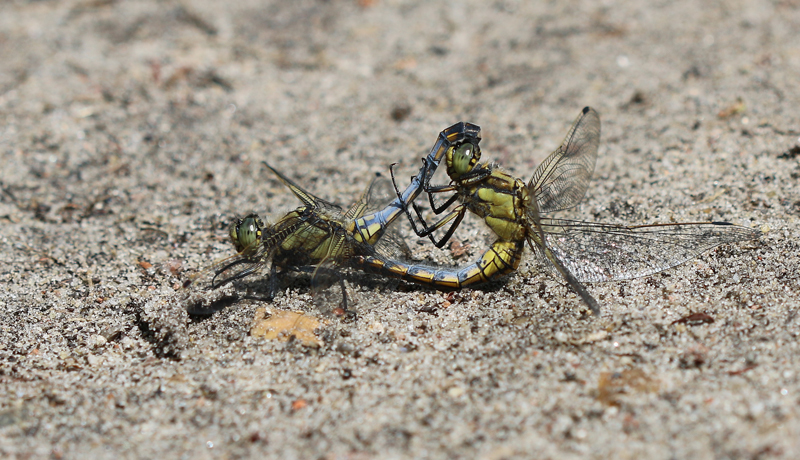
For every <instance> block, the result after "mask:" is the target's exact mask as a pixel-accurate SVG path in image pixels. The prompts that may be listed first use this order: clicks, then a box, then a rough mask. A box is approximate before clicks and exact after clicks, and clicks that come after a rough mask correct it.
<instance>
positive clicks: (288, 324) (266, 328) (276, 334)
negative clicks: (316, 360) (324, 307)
mask: <svg viewBox="0 0 800 460" xmlns="http://www.w3.org/2000/svg"><path fill="white" fill-rule="evenodd" d="M321 325H322V321H320V319H319V318H316V317H314V316H310V315H306V314H305V313H303V312H296V311H283V310H278V311H275V312H273V313H272V315H271V316H270V317H269V318H267V317H266V309H265V308H259V309H257V310H256V314H255V317H254V318H253V327H252V328H251V329H250V335H251V336H253V337H264V338H265V339H267V340H275V339H277V340H280V341H281V342H285V341H287V340H289V337H294V338H295V339H296V340H298V341H299V342H300V343H302V344H303V345H306V346H309V347H319V346H322V341H321V340H320V339H319V338H317V336H316V335H314V331H315V330H316V329H317V328H319V327H320V326H321Z"/></svg>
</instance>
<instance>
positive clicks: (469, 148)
mask: <svg viewBox="0 0 800 460" xmlns="http://www.w3.org/2000/svg"><path fill="white" fill-rule="evenodd" d="M480 155H481V154H480V151H479V150H478V149H476V148H475V146H474V145H472V144H470V143H469V142H467V143H465V144H463V145H461V146H459V147H458V148H457V149H455V151H453V156H452V160H451V164H450V165H449V166H450V167H451V171H452V173H454V174H455V175H456V176H461V175H462V174H465V173H468V172H469V171H470V170H472V168H473V167H474V166H475V163H477V161H478V159H480Z"/></svg>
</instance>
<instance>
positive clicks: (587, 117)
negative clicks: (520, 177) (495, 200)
mask: <svg viewBox="0 0 800 460" xmlns="http://www.w3.org/2000/svg"><path fill="white" fill-rule="evenodd" d="M599 144H600V116H599V115H598V114H597V112H595V110H594V109H592V108H590V107H586V108H584V109H583V111H582V112H581V114H580V115H579V116H578V119H577V120H575V123H574V124H573V125H572V127H571V128H570V130H569V132H568V133H567V137H566V138H565V139H564V142H563V143H562V144H561V146H560V147H559V148H558V149H556V151H555V152H553V153H551V154H550V155H549V156H548V157H547V158H545V160H544V161H543V162H542V164H540V165H539V167H538V168H536V171H534V173H533V177H531V180H530V182H529V183H528V188H529V189H530V190H532V191H533V193H534V196H535V197H536V202H537V203H538V205H539V212H543V213H545V212H553V211H560V210H564V209H569V208H572V207H574V206H576V205H577V204H578V203H579V202H580V201H581V200H582V199H583V196H584V195H585V194H586V189H587V188H588V187H589V181H590V180H591V178H592V174H593V173H594V165H595V162H596V160H597V146H598V145H599Z"/></svg>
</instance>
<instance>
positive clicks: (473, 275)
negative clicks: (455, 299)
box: [354, 239, 525, 289]
mask: <svg viewBox="0 0 800 460" xmlns="http://www.w3.org/2000/svg"><path fill="white" fill-rule="evenodd" d="M524 248H525V240H524V239H523V240H521V241H502V240H497V241H495V242H494V244H492V246H491V247H490V248H489V250H487V251H486V252H484V253H483V254H482V255H481V256H480V257H479V258H478V260H477V261H475V262H473V263H471V264H469V265H467V266H465V267H452V268H450V267H447V268H444V267H431V266H427V265H419V264H411V263H408V262H404V261H399V260H389V259H384V258H381V257H377V256H372V255H367V256H359V257H356V258H355V260H354V261H355V265H356V266H357V267H359V268H361V269H362V270H364V271H368V272H372V273H377V274H381V275H385V276H391V277H395V278H400V279H404V280H406V281H411V282H414V283H418V284H424V285H427V286H433V287H437V288H440V289H460V288H464V287H467V286H472V285H474V284H482V283H486V282H488V281H492V280H495V279H497V278H500V277H501V276H504V275H507V274H509V273H511V272H512V271H514V270H516V269H517V267H519V263H520V260H522V250H523V249H524Z"/></svg>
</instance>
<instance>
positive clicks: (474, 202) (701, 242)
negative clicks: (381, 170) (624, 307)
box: [393, 107, 759, 316]
mask: <svg viewBox="0 0 800 460" xmlns="http://www.w3.org/2000/svg"><path fill="white" fill-rule="evenodd" d="M480 139H481V138H480V128H478V129H477V130H473V131H472V132H471V133H469V134H468V135H464V136H462V137H461V140H460V141H459V142H457V143H455V144H454V145H452V146H451V147H450V148H449V149H448V150H447V151H446V152H445V158H444V161H445V165H446V168H447V175H448V176H449V178H450V182H449V183H448V184H445V185H431V184H430V183H429V179H426V180H425V181H423V183H422V189H423V191H424V192H425V193H427V194H428V200H429V203H430V206H431V210H432V211H433V213H434V214H436V215H441V214H443V213H445V211H447V210H448V209H449V208H450V207H451V206H452V205H453V204H454V203H456V202H457V201H458V202H459V204H458V205H456V206H455V207H454V208H452V209H451V210H450V211H448V212H447V213H446V214H444V216H442V217H441V218H440V219H439V220H438V221H437V222H436V223H434V224H432V225H427V223H426V222H425V220H424V218H423V215H422V211H421V209H420V208H419V206H418V205H417V204H416V203H415V202H411V203H410V204H411V206H407V207H406V209H405V211H406V212H405V214H406V215H407V217H408V219H409V221H410V222H411V226H412V228H413V229H414V232H415V233H416V234H417V235H418V236H420V237H428V238H430V240H431V241H432V242H433V243H434V244H435V245H436V246H437V247H440V248H441V247H443V246H444V245H445V244H446V243H447V241H448V240H449V239H450V238H451V237H452V235H453V233H454V231H455V229H456V227H458V225H459V224H460V223H461V221H462V219H463V218H464V216H465V214H466V213H467V212H468V211H469V212H472V213H474V214H476V215H477V216H479V217H480V218H482V219H483V220H484V222H485V223H486V224H487V225H488V226H489V228H490V229H491V230H492V231H493V232H494V233H495V235H496V236H497V240H496V241H495V243H494V245H509V246H508V247H510V246H511V245H514V248H519V250H520V252H521V251H522V248H520V246H522V247H524V242H525V241H527V242H528V246H530V248H531V250H532V252H533V254H534V256H535V258H536V259H537V260H538V262H539V265H541V266H543V267H545V268H546V269H547V271H549V272H551V273H552V272H555V273H558V274H559V275H560V276H561V277H563V279H564V280H565V281H566V282H567V284H568V285H569V286H570V288H571V289H572V290H574V291H575V292H576V293H577V294H578V295H579V296H580V297H581V299H582V300H583V301H584V302H585V303H586V305H587V306H588V307H589V308H590V309H591V311H592V313H593V314H594V315H595V316H599V314H600V305H599V304H598V302H597V300H595V298H594V297H593V296H592V295H591V294H590V293H589V291H588V290H587V289H586V287H585V286H584V285H583V284H582V283H586V282H602V281H620V280H628V279H633V278H638V277H642V276H647V275H651V274H654V273H658V272H660V271H663V270H666V269H668V268H671V267H674V266H676V265H679V264H681V263H683V262H685V261H687V260H690V259H692V258H694V257H696V256H697V255H699V254H701V253H703V252H705V251H707V250H710V249H712V248H714V247H717V246H719V245H722V244H727V243H735V242H740V241H746V240H752V239H756V238H757V237H758V235H759V231H758V230H756V229H752V228H748V227H743V226H738V225H733V224H731V223H729V222H688V223H673V224H649V225H632V226H627V225H614V224H605V223H593V222H581V221H578V220H569V219H560V218H553V217H546V215H547V214H549V213H553V212H557V211H563V210H566V209H570V208H573V207H575V206H577V205H578V204H579V203H580V201H581V200H582V199H583V197H584V195H585V194H586V191H587V189H588V187H589V182H590V180H591V177H592V174H593V173H594V167H595V162H596V159H597V148H598V145H599V143H600V116H599V115H598V113H597V112H596V111H595V110H594V109H592V108H590V107H586V108H584V109H583V110H582V111H581V113H580V115H579V116H578V118H577V119H576V120H575V122H574V123H573V125H572V127H571V128H570V129H569V131H568V132H567V136H566V138H565V139H564V141H563V142H562V143H561V145H560V146H559V147H558V148H557V149H556V150H555V151H554V152H553V153H551V154H550V155H549V156H548V157H547V158H546V159H545V160H544V161H543V162H542V163H541V164H540V165H539V166H538V167H537V168H536V170H535V171H534V172H533V175H532V176H531V178H530V180H529V181H528V182H527V183H526V182H524V181H523V180H522V179H519V178H516V177H514V176H512V175H510V174H508V173H506V172H505V171H503V170H501V169H500V168H499V167H498V166H496V165H494V164H491V163H488V162H484V163H479V161H480V158H481V150H480V147H479V142H480ZM429 162H430V160H426V161H425V164H428V163H429ZM420 175H423V176H424V177H425V178H430V177H432V174H427V173H425V174H423V173H422V172H421V173H420ZM393 179H394V177H393ZM395 191H397V187H396V186H395ZM446 192H454V193H453V194H452V195H451V196H450V197H449V198H448V199H447V200H446V201H445V202H444V203H443V204H441V205H437V204H436V202H435V199H434V196H436V195H439V194H442V193H446ZM411 209H413V211H414V214H412V213H411ZM448 224H449V225H450V226H449V227H448V228H447V229H446V230H444V231H445V233H444V236H442V237H441V238H439V239H437V238H436V236H435V232H436V231H437V230H440V229H443V228H444V227H445V226H446V225H448ZM520 257H521V255H520ZM508 260H510V261H512V262H513V269H514V270H515V269H516V268H517V266H518V265H519V258H518V257H516V255H515V258H509V259H508ZM509 268H510V267H509ZM509 271H511V270H509Z"/></svg>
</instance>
